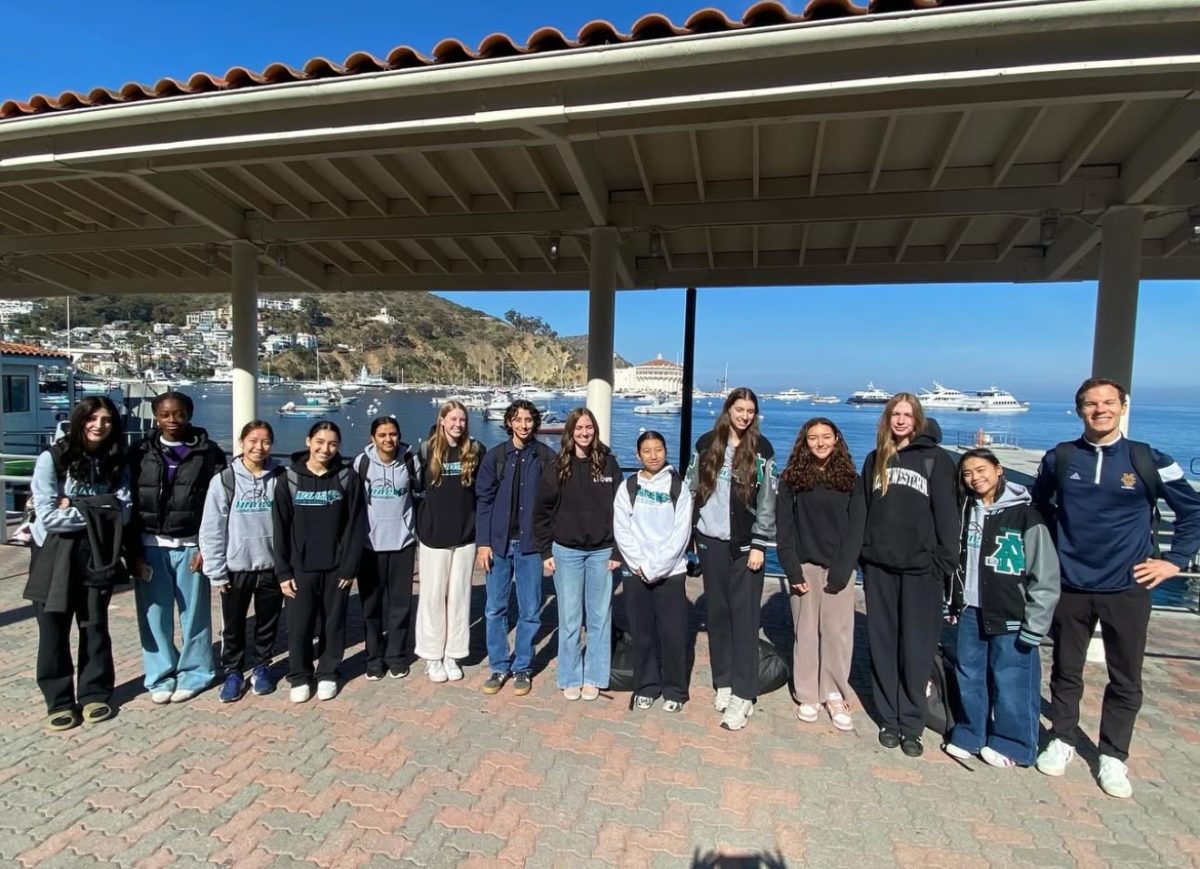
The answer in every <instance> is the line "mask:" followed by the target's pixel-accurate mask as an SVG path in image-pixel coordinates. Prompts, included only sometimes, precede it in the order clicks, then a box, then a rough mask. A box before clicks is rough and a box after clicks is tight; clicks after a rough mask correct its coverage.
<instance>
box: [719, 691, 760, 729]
mask: <svg viewBox="0 0 1200 869" xmlns="http://www.w3.org/2000/svg"><path fill="white" fill-rule="evenodd" d="M753 714H754V701H752V700H743V699H742V698H741V697H738V696H736V695H733V696H730V698H729V707H728V708H727V709H726V710H725V716H724V717H723V718H722V719H721V726H722V727H723V728H725V729H726V730H741V729H742V728H743V727H745V726H746V722H747V721H748V720H749V719H750V716H751V715H753Z"/></svg>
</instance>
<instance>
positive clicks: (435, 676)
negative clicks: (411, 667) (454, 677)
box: [425, 661, 462, 682]
mask: <svg viewBox="0 0 1200 869" xmlns="http://www.w3.org/2000/svg"><path fill="white" fill-rule="evenodd" d="M425 675H426V676H428V677H429V681H430V682H445V681H446V680H447V679H449V678H450V676H449V675H448V674H447V673H446V665H445V664H443V663H442V662H441V661H426V662H425ZM458 678H460V679H461V678H462V671H461V670H460V671H459V673H458Z"/></svg>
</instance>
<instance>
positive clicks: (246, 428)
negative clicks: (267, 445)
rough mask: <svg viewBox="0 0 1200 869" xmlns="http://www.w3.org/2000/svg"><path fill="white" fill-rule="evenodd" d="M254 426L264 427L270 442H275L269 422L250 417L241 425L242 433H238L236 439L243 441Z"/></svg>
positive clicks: (273, 432) (273, 431) (273, 430)
mask: <svg viewBox="0 0 1200 869" xmlns="http://www.w3.org/2000/svg"><path fill="white" fill-rule="evenodd" d="M256 428H265V429H266V430H267V437H269V438H270V439H271V443H275V429H273V428H271V424H270V423H269V422H267V421H266V420H265V419H252V420H250V422H248V423H246V424H245V425H244V426H242V433H241V434H240V435H238V440H239V441H244V440H245V439H246V435H248V434H250V432H252V431H254V430H255V429H256Z"/></svg>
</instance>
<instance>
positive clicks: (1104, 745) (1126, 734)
mask: <svg viewBox="0 0 1200 869" xmlns="http://www.w3.org/2000/svg"><path fill="white" fill-rule="evenodd" d="M1097 622H1099V623H1100V635H1101V637H1102V638H1103V640H1104V659H1105V662H1106V663H1107V665H1108V684H1107V685H1106V686H1105V687H1104V703H1103V705H1102V707H1101V711H1100V753H1101V754H1105V755H1108V756H1109V757H1115V758H1116V759H1117V760H1119V761H1122V762H1124V761H1125V760H1126V759H1127V758H1128V757H1129V742H1130V740H1131V739H1132V737H1133V725H1134V722H1135V721H1136V720H1137V714H1138V710H1140V709H1141V708H1142V659H1143V658H1144V656H1145V654H1146V632H1147V629H1148V628H1149V626H1150V592H1149V591H1147V590H1146V589H1145V588H1144V587H1142V586H1140V585H1134V586H1132V587H1130V588H1129V589H1127V590H1125V591H1120V592H1116V593H1114V594H1097V593H1094V592H1086V591H1071V590H1070V589H1067V588H1063V590H1062V595H1061V596H1060V597H1059V599H1058V606H1057V607H1056V608H1055V610H1054V621H1053V622H1052V623H1051V625H1050V636H1051V638H1052V639H1053V640H1054V664H1053V666H1052V667H1051V668H1050V736H1051V737H1052V738H1054V739H1061V740H1062V741H1063V742H1065V743H1066V744H1067V745H1074V744H1075V739H1076V736H1077V734H1078V731H1079V701H1080V700H1081V699H1082V697H1083V667H1084V664H1085V663H1086V661H1087V647H1088V642H1089V641H1090V640H1091V639H1092V633H1093V631H1095V630H1096V623H1097Z"/></svg>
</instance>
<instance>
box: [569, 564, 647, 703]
mask: <svg viewBox="0 0 1200 869" xmlns="http://www.w3.org/2000/svg"><path fill="white" fill-rule="evenodd" d="M553 552H554V591H555V598H556V600H557V601H558V687H559V688H578V687H581V686H582V685H584V684H588V685H595V686H596V687H597V688H607V687H608V676H609V673H610V672H611V669H612V587H613V578H612V571H611V570H609V569H608V562H609V559H610V558H612V548H611V547H609V548H606V549H592V550H585V549H569V548H567V547H566V546H559V545H558V544H557V543H555V544H554V548H553ZM639 582H640V580H639ZM585 610H586V611H587V647H586V648H585V649H584V650H583V651H580V648H579V632H580V629H581V628H582V627H583V624H584V611H585Z"/></svg>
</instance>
